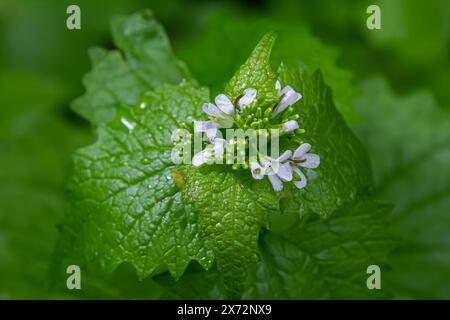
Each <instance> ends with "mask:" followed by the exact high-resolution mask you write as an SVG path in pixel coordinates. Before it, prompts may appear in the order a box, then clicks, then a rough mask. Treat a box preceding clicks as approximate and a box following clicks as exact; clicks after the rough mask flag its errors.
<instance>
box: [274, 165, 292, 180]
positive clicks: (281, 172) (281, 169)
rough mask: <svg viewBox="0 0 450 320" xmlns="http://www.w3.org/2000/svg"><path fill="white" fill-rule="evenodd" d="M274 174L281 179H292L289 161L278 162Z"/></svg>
mask: <svg viewBox="0 0 450 320" xmlns="http://www.w3.org/2000/svg"><path fill="white" fill-rule="evenodd" d="M277 169H278V170H277V171H276V174H277V175H278V176H279V177H280V178H281V180H283V181H291V180H292V167H291V165H290V164H289V163H280V164H279V165H278V166H277Z"/></svg>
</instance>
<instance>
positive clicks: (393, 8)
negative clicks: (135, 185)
mask: <svg viewBox="0 0 450 320" xmlns="http://www.w3.org/2000/svg"><path fill="white" fill-rule="evenodd" d="M70 4H78V5H79V6H80V8H81V24H82V29H81V30H73V31H70V30H68V29H67V28H66V18H67V14H66V8H67V6H68V5H70ZM369 4H378V5H379V6H380V7H381V13H382V16H381V17H382V18H381V19H382V20H381V21H382V29H381V30H372V31H371V30H368V29H367V27H366V19H367V16H368V15H367V14H366V8H367V6H368V5H369ZM142 8H150V9H151V10H153V12H154V14H155V16H156V18H157V19H158V20H159V21H160V22H161V23H162V25H163V26H164V27H165V28H166V31H167V33H168V35H169V38H170V39H171V41H172V45H173V48H174V51H175V53H176V54H177V55H178V57H179V58H180V59H182V60H184V61H185V62H186V63H187V65H188V66H189V68H190V69H191V71H192V73H193V74H194V76H195V77H196V78H197V79H198V80H199V81H200V83H202V84H204V85H208V86H210V87H211V89H212V92H213V93H217V92H219V90H220V89H221V87H222V85H223V84H224V83H225V82H226V81H227V79H229V78H230V76H231V75H232V74H233V72H234V71H235V69H236V68H237V67H238V66H239V64H240V63H241V62H242V61H243V60H244V59H245V57H246V56H247V55H248V53H249V51H250V50H251V48H252V47H253V46H254V45H255V43H256V41H257V40H258V39H259V37H260V36H261V35H262V34H263V33H264V32H266V31H268V30H271V29H276V30H278V31H279V32H280V38H279V41H278V44H277V47H276V48H275V52H274V61H275V62H277V61H279V60H280V59H281V57H283V59H284V60H289V59H296V60H299V61H301V63H303V64H304V65H305V66H306V67H307V68H310V69H315V68H320V69H322V71H323V73H324V77H325V80H326V82H327V83H328V84H329V85H330V86H331V87H332V88H333V92H334V98H335V103H336V105H337V107H338V109H339V110H340V111H341V112H342V113H343V115H344V117H345V118H346V120H347V121H348V122H349V124H350V125H351V126H352V127H353V128H354V129H355V130H356V132H357V133H358V135H359V136H360V138H361V139H362V140H363V142H364V143H365V144H366V145H367V147H368V149H369V152H370V154H371V156H372V162H373V166H374V174H375V181H376V187H375V190H374V194H375V196H377V197H379V198H380V199H381V200H383V201H387V202H390V203H393V204H395V209H394V215H393V219H392V221H391V225H390V226H389V227H391V228H392V229H393V230H394V231H395V232H397V235H398V236H399V237H401V238H403V239H405V242H404V245H402V246H401V247H400V248H398V249H397V252H395V253H394V254H393V255H392V259H391V268H392V273H391V274H390V275H388V276H387V277H386V282H387V283H388V284H389V285H391V286H392V287H395V288H396V289H395V297H396V298H425V299H436V298H441V299H442V298H450V147H449V146H450V121H449V120H450V116H449V111H448V110H450V86H449V84H450V1H448V0H429V1H423V0H422V1H421V0H385V1H382V0H380V1H375V0H373V1H358V2H355V1H350V0H339V1H333V0H319V1H307V0H305V1H299V0H284V1H280V0H253V1H237V0H236V1H212V0H191V1H181V0H165V1H156V0H155V1H152V0H147V1H143V0H142V1H138V0H128V1H124V0H109V1H106V0H95V1H94V0H77V1H66V0H40V1H33V0H0V299H1V298H5V299H11V298H12V299H15V298H25V299H29V298H66V297H68V298H70V297H81V298H161V297H174V296H173V295H171V293H170V292H169V293H168V292H167V288H165V287H164V286H161V284H160V283H155V282H154V281H153V280H151V279H148V280H145V281H144V282H142V283H137V282H136V281H135V280H136V276H135V275H134V274H133V272H132V270H130V268H129V267H127V266H123V267H121V268H120V269H119V270H118V271H117V272H115V274H113V275H112V276H107V277H104V276H100V275H98V276H95V271H93V274H94V275H93V276H92V279H90V280H91V281H88V286H89V288H90V290H84V293H83V294H82V295H79V294H75V293H71V292H57V291H55V290H52V288H51V287H49V285H48V283H47V279H48V274H47V272H48V271H47V270H48V264H49V261H50V257H51V254H52V250H53V246H54V242H55V238H56V233H57V223H58V221H59V220H60V219H61V217H62V215H63V214H64V207H65V205H66V204H65V183H66V180H67V178H68V176H70V168H71V154H72V152H73V151H74V150H75V149H76V148H78V147H80V146H83V145H86V144H88V143H90V142H91V141H92V140H93V139H94V138H93V136H92V134H91V131H90V128H89V126H88V124H87V123H86V122H85V121H84V120H82V119H81V118H80V117H78V116H77V115H76V114H74V113H73V111H71V109H70V107H69V104H70V101H71V100H73V99H74V98H76V97H77V96H80V95H81V94H82V93H83V91H84V89H83V86H82V76H83V75H84V74H85V73H86V72H87V71H88V70H89V68H90V66H89V61H88V55H87V49H88V48H89V47H93V46H103V47H106V48H112V47H113V44H112V42H111V38H110V35H109V19H110V17H111V16H112V15H114V14H127V13H132V12H134V11H136V10H139V9H142ZM387 227H388V226H387ZM186 281H187V280H186ZM149 288H151V290H149ZM169 291H170V290H169Z"/></svg>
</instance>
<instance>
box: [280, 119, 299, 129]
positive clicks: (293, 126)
mask: <svg viewBox="0 0 450 320" xmlns="http://www.w3.org/2000/svg"><path fill="white" fill-rule="evenodd" d="M298 128H299V126H298V123H297V121H295V120H289V121H286V122H285V123H284V124H283V131H286V132H291V131H294V130H295V129H298Z"/></svg>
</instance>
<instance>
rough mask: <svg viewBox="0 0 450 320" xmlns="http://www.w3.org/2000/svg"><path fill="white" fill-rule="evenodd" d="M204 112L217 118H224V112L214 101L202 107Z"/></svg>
mask: <svg viewBox="0 0 450 320" xmlns="http://www.w3.org/2000/svg"><path fill="white" fill-rule="evenodd" d="M202 109H203V112H204V113H206V114H207V115H208V116H211V117H215V118H223V116H224V115H223V113H222V112H220V110H219V108H217V107H216V106H215V105H213V104H212V103H205V104H204V105H203V107H202Z"/></svg>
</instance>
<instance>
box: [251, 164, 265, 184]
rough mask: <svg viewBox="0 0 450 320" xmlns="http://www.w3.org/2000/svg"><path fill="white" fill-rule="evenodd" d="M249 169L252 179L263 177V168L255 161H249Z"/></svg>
mask: <svg viewBox="0 0 450 320" xmlns="http://www.w3.org/2000/svg"><path fill="white" fill-rule="evenodd" d="M250 170H251V172H252V176H253V179H256V180H261V179H262V178H264V172H263V171H264V170H263V168H262V167H261V165H260V164H259V163H257V162H250Z"/></svg>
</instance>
